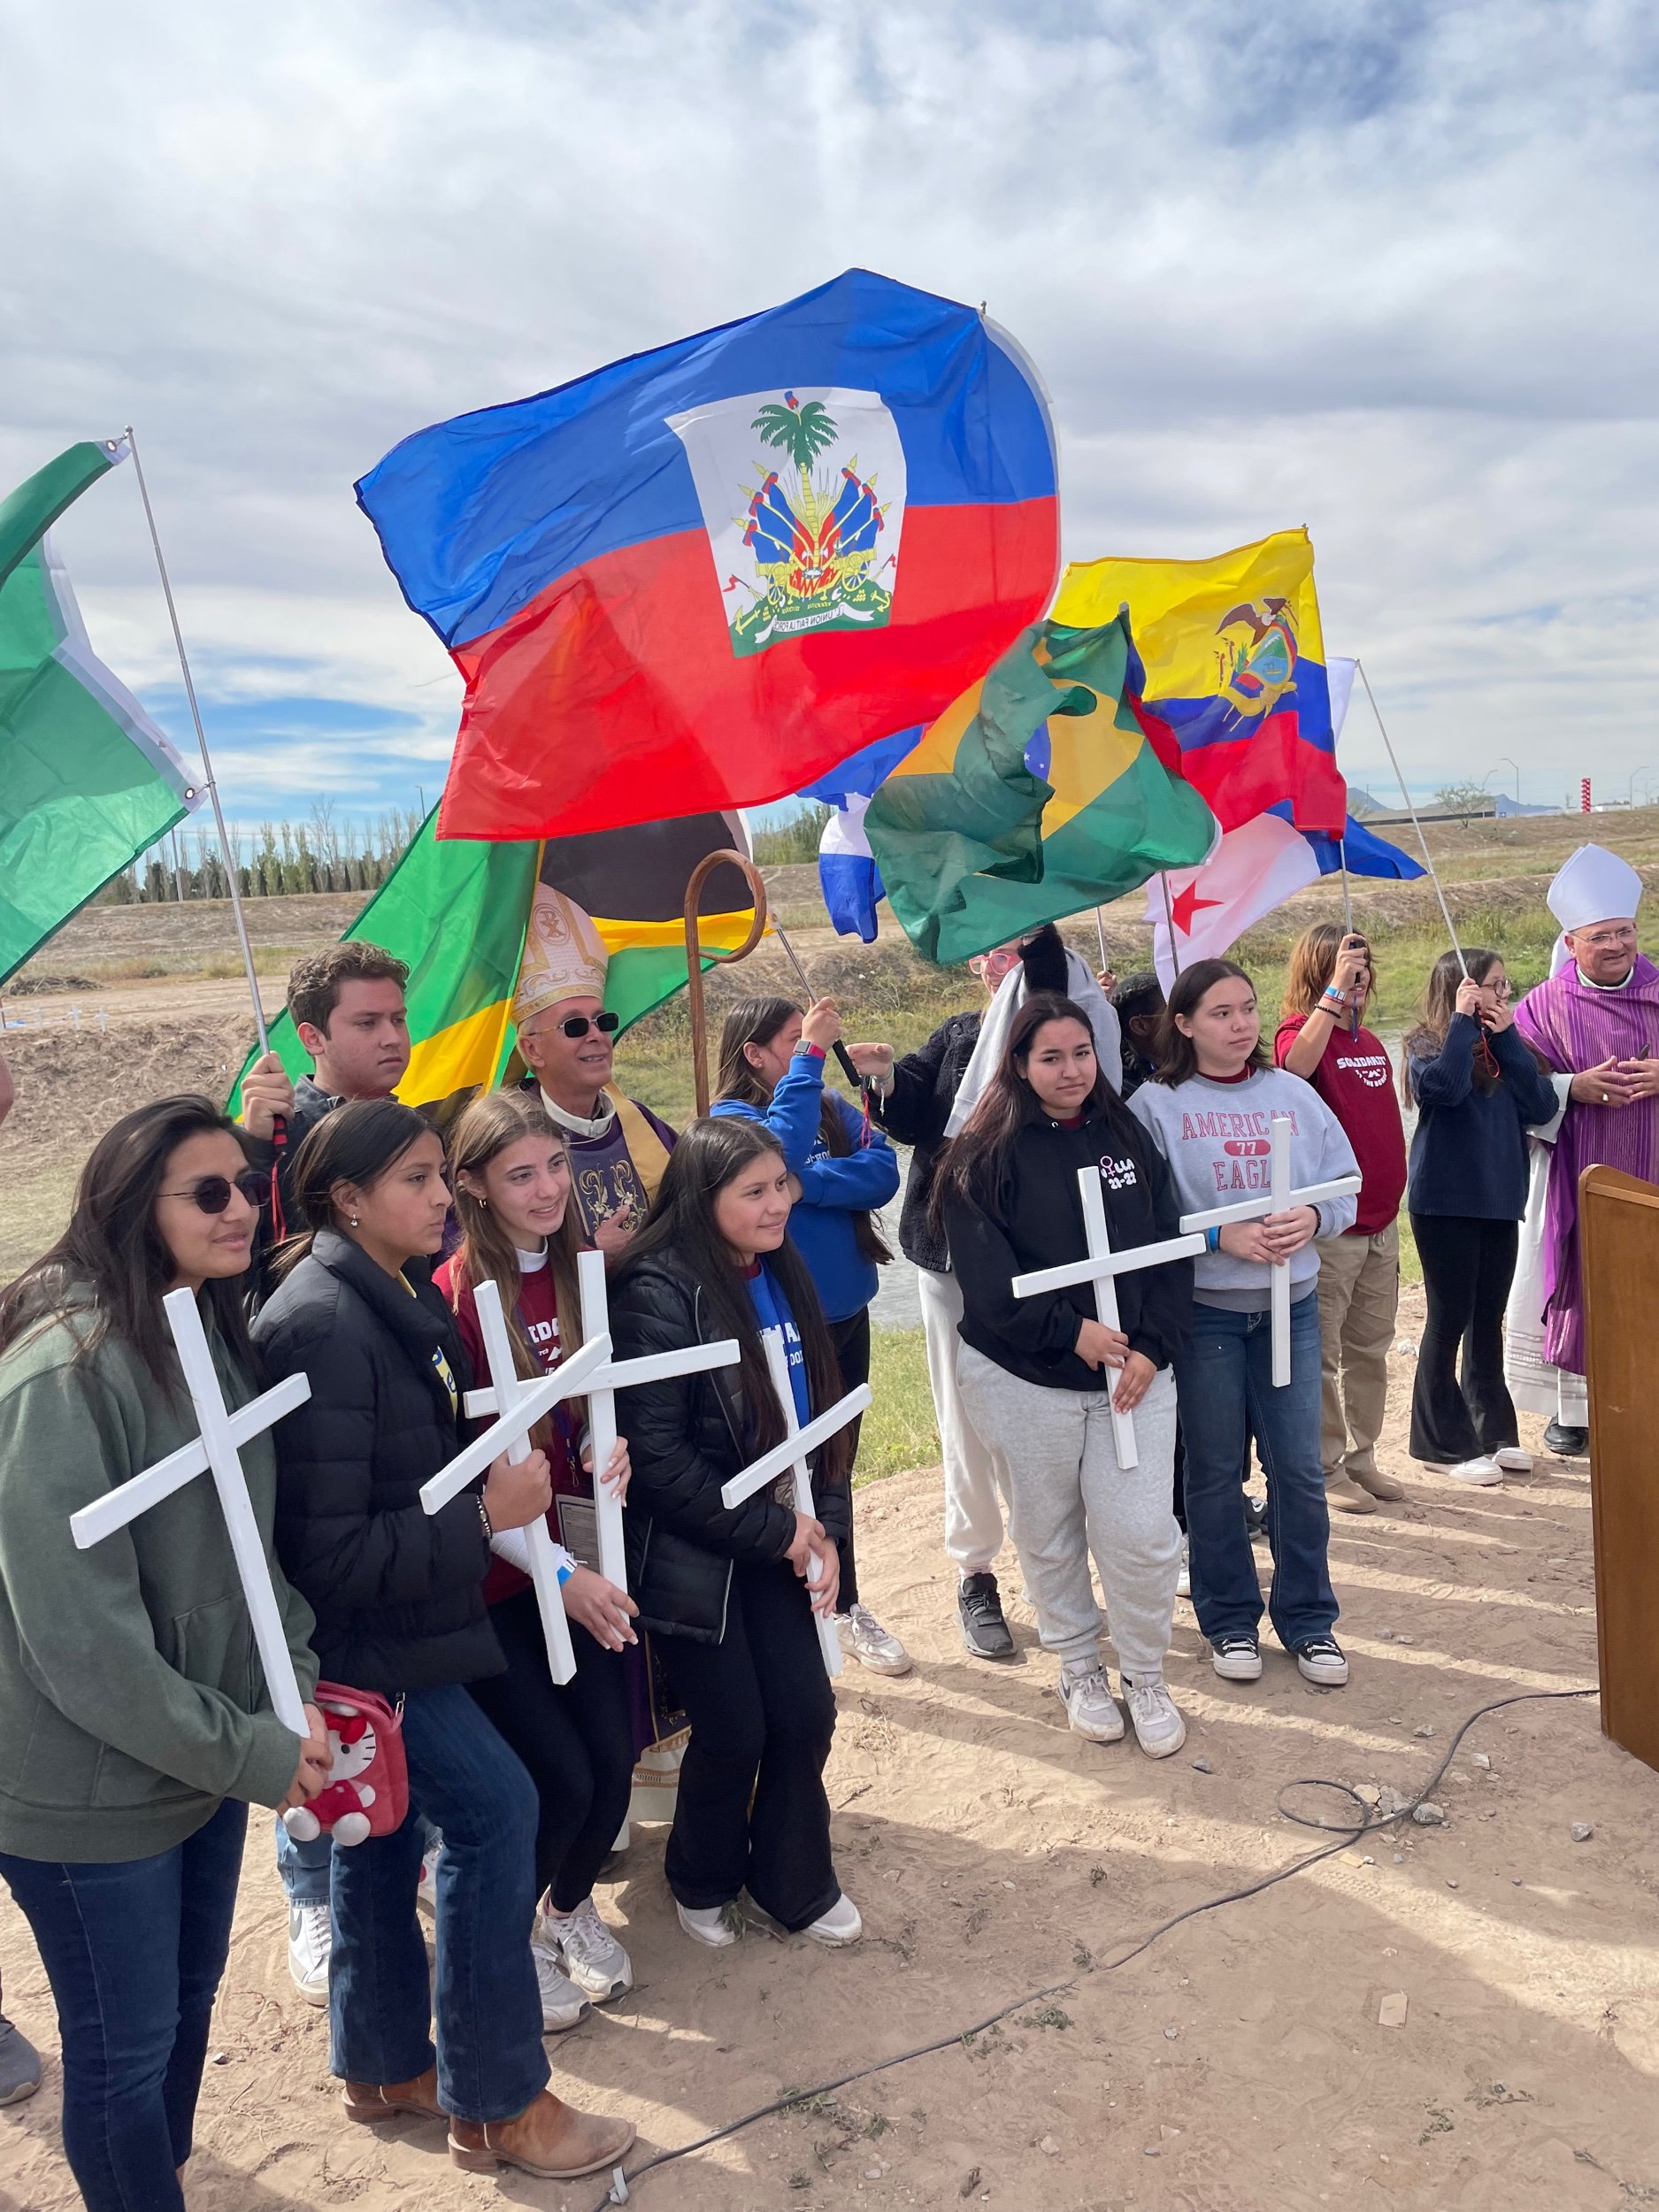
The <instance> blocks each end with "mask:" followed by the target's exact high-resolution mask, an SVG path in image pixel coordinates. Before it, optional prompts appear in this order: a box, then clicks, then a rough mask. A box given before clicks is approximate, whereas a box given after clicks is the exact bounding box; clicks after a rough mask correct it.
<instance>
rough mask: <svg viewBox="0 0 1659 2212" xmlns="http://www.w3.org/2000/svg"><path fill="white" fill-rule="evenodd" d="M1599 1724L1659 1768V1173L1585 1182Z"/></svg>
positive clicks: (1591, 1171)
mask: <svg viewBox="0 0 1659 2212" xmlns="http://www.w3.org/2000/svg"><path fill="white" fill-rule="evenodd" d="M1578 1220H1579V1225H1580V1232H1581V1236H1582V1241H1583V1252H1584V1315H1585V1341H1586V1371H1587V1373H1588V1378H1589V1384H1590V1502H1591V1509H1592V1515H1593V1519H1594V1533H1595V1636H1596V1647H1597V1651H1598V1654H1599V1656H1600V1661H1601V1732H1602V1734H1603V1735H1605V1736H1610V1737H1611V1738H1612V1739H1613V1740H1614V1742H1615V1743H1617V1744H1620V1745H1622V1746H1623V1747H1624V1749H1625V1750H1626V1751H1629V1752H1632V1753H1633V1754H1634V1755H1635V1756H1636V1757H1637V1758H1639V1759H1641V1760H1644V1761H1645V1762H1646V1763H1647V1765H1648V1766H1650V1767H1654V1768H1659V1391H1656V1390H1655V1380H1656V1379H1659V1361H1656V1360H1655V1327H1654V1323H1655V1300H1656V1298H1659V1184H1654V1183H1644V1182H1642V1181H1640V1179H1638V1178H1637V1177H1636V1176H1634V1175H1624V1174H1621V1173H1620V1172H1619V1171H1618V1170H1617V1168H1610V1167H1587V1168H1586V1170H1585V1171H1584V1173H1583V1175H1582V1176H1581V1177H1580V1179H1579V1182H1578Z"/></svg>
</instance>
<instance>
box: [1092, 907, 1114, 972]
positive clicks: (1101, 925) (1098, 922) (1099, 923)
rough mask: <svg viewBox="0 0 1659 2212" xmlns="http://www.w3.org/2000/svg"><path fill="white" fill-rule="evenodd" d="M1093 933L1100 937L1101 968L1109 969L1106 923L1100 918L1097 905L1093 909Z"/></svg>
mask: <svg viewBox="0 0 1659 2212" xmlns="http://www.w3.org/2000/svg"><path fill="white" fill-rule="evenodd" d="M1094 934H1095V935H1096V936H1097V937H1098V938H1099V939H1100V964H1101V965H1102V968H1107V969H1110V966H1111V959H1110V955H1109V954H1108V953H1107V950H1106V924H1105V922H1104V921H1103V920H1102V917H1101V910H1100V909H1099V907H1098V906H1097V907H1096V908H1095V909H1094Z"/></svg>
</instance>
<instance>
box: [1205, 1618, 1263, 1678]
mask: <svg viewBox="0 0 1659 2212" xmlns="http://www.w3.org/2000/svg"><path fill="white" fill-rule="evenodd" d="M1210 1665H1211V1666H1212V1667H1213V1668H1214V1669H1215V1671H1216V1672H1217V1674H1218V1675H1219V1676H1220V1677H1221V1679H1222V1680H1223V1681H1224V1682H1259V1681H1260V1680H1261V1678H1262V1647H1261V1645H1260V1644H1259V1643H1258V1642H1257V1641H1256V1632H1255V1630H1254V1629H1250V1628H1230V1629H1227V1630H1225V1632H1223V1633H1222V1634H1221V1635H1219V1636H1214V1637H1212V1638H1211V1639H1210Z"/></svg>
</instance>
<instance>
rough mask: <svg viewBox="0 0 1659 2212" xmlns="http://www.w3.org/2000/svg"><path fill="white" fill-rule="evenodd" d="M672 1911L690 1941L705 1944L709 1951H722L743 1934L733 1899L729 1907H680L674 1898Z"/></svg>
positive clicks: (739, 1914)
mask: <svg viewBox="0 0 1659 2212" xmlns="http://www.w3.org/2000/svg"><path fill="white" fill-rule="evenodd" d="M674 1910H675V1911H676V1912H677V1913H678V1914H679V1916H680V1926H681V1927H682V1928H683V1929H684V1930H685V1932H686V1933H687V1935H688V1936H689V1937H690V1938H691V1939H692V1941H693V1942H694V1943H706V1944H707V1945H708V1947H709V1948H710V1950H711V1951H724V1950H725V1949H726V1947H727V1945H728V1944H733V1943H735V1942H736V1941H737V1939H738V1938H739V1936H741V1934H742V1932H743V1916H742V1913H741V1910H740V1909H739V1907H738V1904H737V1901H736V1899H735V1898H733V1901H732V1902H731V1903H730V1904H729V1905H682V1904H681V1903H680V1900H679V1898H678V1897H676V1898H675V1900H674Z"/></svg>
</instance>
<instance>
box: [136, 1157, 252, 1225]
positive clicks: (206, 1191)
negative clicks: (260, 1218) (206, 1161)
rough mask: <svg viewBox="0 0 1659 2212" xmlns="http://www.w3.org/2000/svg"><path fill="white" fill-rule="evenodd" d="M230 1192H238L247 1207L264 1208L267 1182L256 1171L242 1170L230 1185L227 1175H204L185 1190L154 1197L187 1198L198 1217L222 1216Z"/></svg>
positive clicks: (166, 1192) (171, 1191)
mask: <svg viewBox="0 0 1659 2212" xmlns="http://www.w3.org/2000/svg"><path fill="white" fill-rule="evenodd" d="M233 1189H235V1190H239V1191H240V1192H241V1193H242V1196H243V1197H244V1198H245V1199H246V1200H247V1201H248V1203H249V1204H250V1206H264V1205H266V1204H268V1203H269V1202H270V1197H271V1178H270V1177H269V1176H268V1175H265V1174H263V1173H262V1172H261V1171H260V1170H259V1169H258V1168H257V1167H250V1168H244V1169H243V1171H242V1173H241V1174H240V1175H239V1176H237V1178H236V1179H235V1181H234V1184H233V1183H232V1181H231V1179H230V1177H229V1176H228V1175H204V1177H203V1178H202V1179H201V1181H200V1182H199V1183H192V1184H191V1186H190V1187H189V1189H188V1190H165V1191H162V1192H160V1193H159V1194H158V1195H159V1196H161V1197H163V1198H188V1200H189V1201H190V1202H191V1204H192V1205H194V1206H195V1207H196V1210H197V1211H198V1212H200V1213H204V1214H222V1213H223V1212H224V1210H225V1209H226V1208H227V1206H228V1205H229V1204H230V1194H231V1192H232V1190H233Z"/></svg>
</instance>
